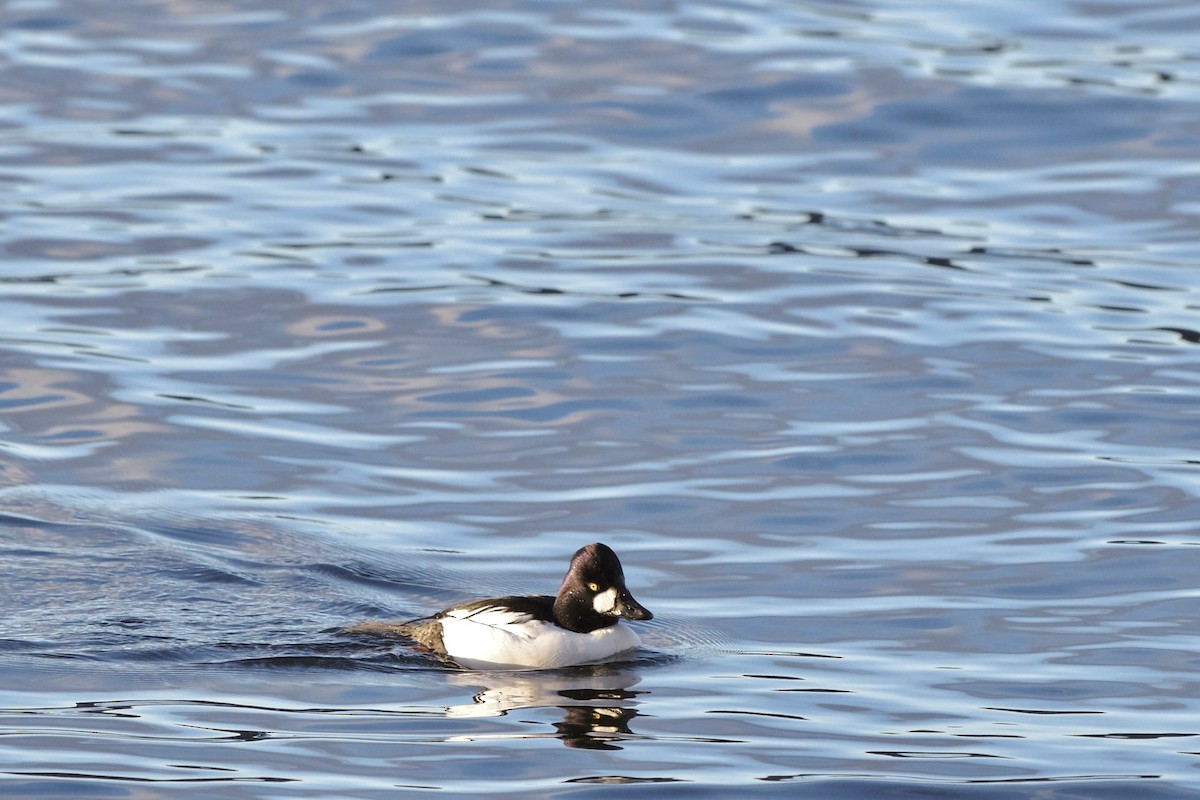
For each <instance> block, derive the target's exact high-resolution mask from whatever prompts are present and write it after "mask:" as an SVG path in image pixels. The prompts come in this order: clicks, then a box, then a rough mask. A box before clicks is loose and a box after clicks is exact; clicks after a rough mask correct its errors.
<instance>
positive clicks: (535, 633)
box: [441, 608, 641, 669]
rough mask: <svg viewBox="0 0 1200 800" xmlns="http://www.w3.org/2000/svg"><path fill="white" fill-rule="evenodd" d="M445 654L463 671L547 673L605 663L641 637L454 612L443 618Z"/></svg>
mask: <svg viewBox="0 0 1200 800" xmlns="http://www.w3.org/2000/svg"><path fill="white" fill-rule="evenodd" d="M441 623H442V644H443V645H444V646H445V648H446V654H447V655H449V656H450V657H451V658H453V659H454V660H455V661H457V662H458V663H459V664H461V665H462V666H464V667H469V668H472V669H482V668H488V667H531V668H535V669H550V668H554V667H569V666H573V665H575V664H590V663H592V662H595V661H604V660H606V659H609V658H612V657H613V656H615V655H617V654H619V653H624V652H625V651H627V650H632V649H633V648H635V647H637V646H638V645H640V644H641V639H639V638H638V635H637V634H636V633H634V632H633V631H632V630H631V629H630V628H628V627H626V626H625V625H620V624H617V625H611V626H609V627H607V628H601V629H599V630H595V631H592V632H591V633H575V632H574V631H569V630H567V629H566V628H560V627H559V626H558V625H555V624H553V623H549V622H543V621H542V620H536V619H533V618H532V617H530V616H529V615H528V614H519V613H514V612H512V611H510V610H508V609H504V608H486V609H482V610H470V611H462V610H459V609H453V610H451V611H448V612H446V615H445V616H444V617H442V619H441Z"/></svg>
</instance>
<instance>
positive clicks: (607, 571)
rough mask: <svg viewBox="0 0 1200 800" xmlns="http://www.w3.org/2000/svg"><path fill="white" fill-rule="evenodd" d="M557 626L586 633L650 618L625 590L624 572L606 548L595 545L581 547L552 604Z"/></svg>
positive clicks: (645, 610)
mask: <svg viewBox="0 0 1200 800" xmlns="http://www.w3.org/2000/svg"><path fill="white" fill-rule="evenodd" d="M554 616H555V617H556V618H557V619H558V623H559V624H560V625H562V626H563V627H564V628H568V629H570V630H573V631H578V632H580V633H587V632H589V631H594V630H597V629H599V628H605V627H608V626H609V625H615V624H617V620H618V619H619V618H621V617H624V618H625V619H654V615H653V614H651V613H650V612H649V610H647V609H646V608H645V607H643V606H642V604H641V603H639V602H638V601H637V600H634V599H633V595H632V594H630V593H629V589H627V588H626V587H625V570H623V569H621V561H620V559H618V558H617V554H616V553H614V552H613V551H612V548H610V547H609V546H608V545H604V544H600V543H599V542H596V543H593V544H589V545H587V546H586V547H581V548H580V549H579V550H578V551H576V553H575V555H574V556H572V557H571V566H570V568H569V569H568V570H567V576H566V577H565V578H563V582H562V586H561V587H560V588H559V590H558V596H557V597H556V598H555V601H554Z"/></svg>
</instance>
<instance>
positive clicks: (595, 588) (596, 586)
mask: <svg viewBox="0 0 1200 800" xmlns="http://www.w3.org/2000/svg"><path fill="white" fill-rule="evenodd" d="M588 588H589V589H591V590H592V591H593V592H598V591H600V584H598V583H589V584H588Z"/></svg>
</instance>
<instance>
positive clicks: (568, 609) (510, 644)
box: [348, 542, 654, 669]
mask: <svg viewBox="0 0 1200 800" xmlns="http://www.w3.org/2000/svg"><path fill="white" fill-rule="evenodd" d="M622 619H625V620H649V619H654V615H653V614H651V613H650V611H649V610H648V609H647V608H646V607H645V606H643V605H642V604H641V603H639V602H638V601H637V600H635V599H634V598H633V595H632V594H630V592H629V589H628V588H627V587H626V586H625V571H624V570H623V569H622V568H621V561H620V559H619V558H617V554H616V553H614V552H613V550H612V548H611V547H609V546H608V545H605V544H601V543H600V542H593V543H592V544H589V545H586V546H584V547H581V548H579V550H577V551H576V552H575V554H574V555H573V556H571V564H570V566H569V567H568V568H567V574H566V577H564V578H563V582H562V585H561V586H559V588H558V593H557V594H555V595H522V596H515V595H513V596H507V597H492V598H487V599H483V600H472V601H469V602H466V603H461V604H459V605H454V606H451V607H449V608H447V609H444V610H442V611H439V612H438V613H436V614H434V615H433V616H430V617H422V618H420V619H415V620H410V621H408V622H399V623H388V622H383V623H379V622H376V623H366V624H365V625H359V626H355V627H352V628H349V629H348V631H349V632H351V633H369V634H388V635H396V636H402V637H405V638H407V639H410V640H412V641H413V642H415V643H416V644H417V645H418V646H419V647H420V648H421V649H423V650H425V651H427V652H429V653H431V654H433V655H435V656H437V657H439V658H441V659H444V660H447V661H450V662H452V663H453V664H456V665H458V666H460V667H464V668H466V669H557V668H561V667H573V666H578V665H582V664H595V663H600V662H605V661H616V660H620V659H621V657H623V656H626V655H628V654H631V653H632V651H634V650H636V649H637V648H638V647H639V646H640V645H641V638H640V637H639V636H638V635H637V633H636V632H634V631H633V629H631V628H630V627H628V626H626V625H621V624H619V623H620V621H621V620H622Z"/></svg>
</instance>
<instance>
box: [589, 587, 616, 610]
mask: <svg viewBox="0 0 1200 800" xmlns="http://www.w3.org/2000/svg"><path fill="white" fill-rule="evenodd" d="M616 607H617V590H616V589H605V590H604V591H603V592H601V593H600V594H598V595H596V596H595V597H593V598H592V608H594V609H596V613H597V614H611V613H612V612H613V609H615V608H616Z"/></svg>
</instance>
